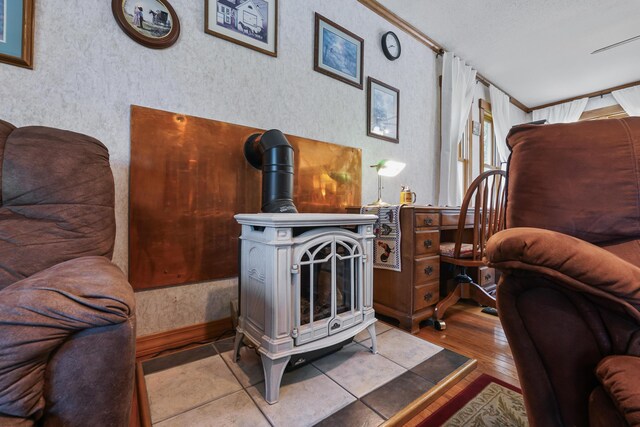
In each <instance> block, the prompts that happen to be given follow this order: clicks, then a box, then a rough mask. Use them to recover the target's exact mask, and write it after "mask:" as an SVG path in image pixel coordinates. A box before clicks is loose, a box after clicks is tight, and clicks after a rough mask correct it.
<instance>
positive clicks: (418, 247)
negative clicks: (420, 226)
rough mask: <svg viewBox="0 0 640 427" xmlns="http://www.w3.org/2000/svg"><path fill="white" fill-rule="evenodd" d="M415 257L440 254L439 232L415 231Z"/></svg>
mask: <svg viewBox="0 0 640 427" xmlns="http://www.w3.org/2000/svg"><path fill="white" fill-rule="evenodd" d="M414 239H415V254H414V255H415V256H420V255H437V254H438V253H439V252H440V231H438V230H434V231H416V232H415V235H414Z"/></svg>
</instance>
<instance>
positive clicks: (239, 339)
mask: <svg viewBox="0 0 640 427" xmlns="http://www.w3.org/2000/svg"><path fill="white" fill-rule="evenodd" d="M243 339H244V332H240V331H236V339H235V341H234V342H233V357H232V358H231V359H232V360H233V361H234V362H237V361H238V360H240V346H241V345H242V340H243Z"/></svg>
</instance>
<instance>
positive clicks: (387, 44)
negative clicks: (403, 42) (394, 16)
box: [382, 31, 402, 61]
mask: <svg viewBox="0 0 640 427" xmlns="http://www.w3.org/2000/svg"><path fill="white" fill-rule="evenodd" d="M401 50H402V49H401V48H400V39H398V36H396V34H395V33H394V32H393V31H387V32H386V33H384V35H383V36H382V51H383V52H384V56H386V57H387V58H388V59H389V60H390V61H395V60H396V59H398V58H400V52H401Z"/></svg>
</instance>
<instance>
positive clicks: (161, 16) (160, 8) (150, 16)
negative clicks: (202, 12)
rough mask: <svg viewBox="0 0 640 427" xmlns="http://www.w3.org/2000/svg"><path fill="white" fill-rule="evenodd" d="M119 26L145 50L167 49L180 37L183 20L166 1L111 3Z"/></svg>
mask: <svg viewBox="0 0 640 427" xmlns="http://www.w3.org/2000/svg"><path fill="white" fill-rule="evenodd" d="M111 9H112V10H113V16H114V17H115V18H116V22H117V23H118V25H120V28H122V30H123V31H124V32H125V34H126V35H128V36H129V37H131V38H132V39H133V40H135V41H136V42H138V43H140V44H141V45H143V46H146V47H150V48H152V49H164V48H167V47H169V46H171V45H173V44H174V43H175V42H176V41H177V40H178V36H179V35H180V20H179V19H178V15H176V12H175V10H173V7H171V5H170V4H169V2H168V1H167V0H112V1H111Z"/></svg>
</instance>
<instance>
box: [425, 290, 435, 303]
mask: <svg viewBox="0 0 640 427" xmlns="http://www.w3.org/2000/svg"><path fill="white" fill-rule="evenodd" d="M431 298H433V294H432V293H431V292H427V293H426V294H424V300H425V301H431Z"/></svg>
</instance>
